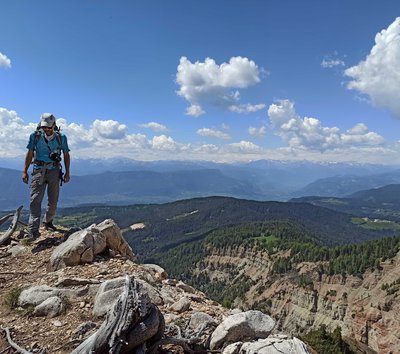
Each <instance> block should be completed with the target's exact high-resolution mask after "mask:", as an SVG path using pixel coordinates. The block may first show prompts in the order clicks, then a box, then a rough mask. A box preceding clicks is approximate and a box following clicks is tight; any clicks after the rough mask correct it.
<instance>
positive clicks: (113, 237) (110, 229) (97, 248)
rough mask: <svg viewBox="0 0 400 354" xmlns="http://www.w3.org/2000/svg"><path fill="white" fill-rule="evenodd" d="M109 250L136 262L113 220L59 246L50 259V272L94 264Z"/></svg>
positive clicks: (75, 234) (73, 236)
mask: <svg viewBox="0 0 400 354" xmlns="http://www.w3.org/2000/svg"><path fill="white" fill-rule="evenodd" d="M107 249H109V250H112V251H113V252H115V253H118V254H120V255H121V256H123V257H126V258H128V259H131V260H135V255H134V254H133V252H132V249H131V248H130V246H129V245H128V243H127V242H126V241H125V239H124V238H123V236H122V234H121V231H120V229H119V227H118V226H117V224H116V223H115V222H114V221H113V220H111V219H107V220H104V221H103V222H102V223H100V224H98V225H94V224H93V225H91V226H89V227H88V228H86V229H84V230H81V231H78V232H75V233H74V234H72V235H71V236H70V237H69V238H68V239H67V240H66V241H65V242H63V243H62V244H61V245H59V246H57V247H56V249H55V250H54V251H53V253H52V255H51V257H50V263H49V270H52V271H54V270H58V269H61V268H65V267H67V266H73V265H77V264H81V263H90V262H93V260H94V257H95V255H97V254H99V253H102V252H104V251H106V250H107Z"/></svg>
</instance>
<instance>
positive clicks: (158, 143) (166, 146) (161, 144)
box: [151, 134, 179, 151]
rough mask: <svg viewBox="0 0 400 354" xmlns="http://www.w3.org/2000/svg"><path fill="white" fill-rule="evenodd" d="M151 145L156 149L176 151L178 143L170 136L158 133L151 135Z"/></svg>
mask: <svg viewBox="0 0 400 354" xmlns="http://www.w3.org/2000/svg"><path fill="white" fill-rule="evenodd" d="M151 146H152V147H153V148H154V149H156V150H164V151H177V150H178V149H179V146H178V144H177V143H176V142H175V141H174V139H172V138H171V137H170V136H166V135H164V134H163V135H160V136H155V137H153V139H152V141H151Z"/></svg>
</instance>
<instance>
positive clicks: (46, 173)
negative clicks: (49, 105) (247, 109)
mask: <svg viewBox="0 0 400 354" xmlns="http://www.w3.org/2000/svg"><path fill="white" fill-rule="evenodd" d="M27 149H28V152H27V153H26V156H25V164H24V170H23V172H22V180H23V182H24V183H28V181H29V176H28V169H29V165H30V164H31V163H32V160H33V159H34V161H33V171H32V181H31V188H30V216H29V224H28V236H29V238H31V239H36V238H38V237H39V236H40V232H39V226H40V216H41V209H42V200H43V197H44V193H45V190H46V187H47V199H48V205H47V211H46V215H45V217H44V227H45V229H46V230H53V231H55V230H56V228H55V226H54V225H53V218H54V216H55V213H56V209H57V202H58V195H59V191H60V184H61V182H62V181H64V182H65V183H68V182H69V180H70V175H69V166H70V156H69V148H68V142H67V137H66V136H65V135H63V134H61V133H60V132H59V131H58V128H57V127H56V118H55V117H54V115H52V114H51V113H43V114H42V116H41V118H40V125H39V126H38V129H37V130H36V132H33V133H32V134H31V135H30V137H29V143H28V145H27ZM61 152H62V153H63V155H64V166H65V174H64V178H63V174H62V167H61V164H60V161H61Z"/></svg>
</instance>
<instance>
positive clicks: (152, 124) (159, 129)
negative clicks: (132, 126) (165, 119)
mask: <svg viewBox="0 0 400 354" xmlns="http://www.w3.org/2000/svg"><path fill="white" fill-rule="evenodd" d="M139 127H141V128H147V129H151V130H153V131H155V132H166V131H168V128H167V127H166V126H165V125H163V124H160V123H157V122H149V123H144V124H139Z"/></svg>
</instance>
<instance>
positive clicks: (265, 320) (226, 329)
mask: <svg viewBox="0 0 400 354" xmlns="http://www.w3.org/2000/svg"><path fill="white" fill-rule="evenodd" d="M274 326H275V321H274V320H273V319H272V318H271V317H269V316H267V315H265V314H263V313H262V312H260V311H247V312H241V313H238V314H235V315H231V316H229V317H228V318H226V319H225V320H224V321H223V322H222V323H221V324H220V325H219V326H218V327H217V328H216V330H215V331H214V333H213V334H212V336H211V342H210V348H211V349H218V348H221V347H222V346H223V345H226V344H229V343H233V342H237V341H240V340H243V339H247V338H251V339H259V338H267V337H268V336H269V335H270V334H271V332H272V330H273V328H274Z"/></svg>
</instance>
